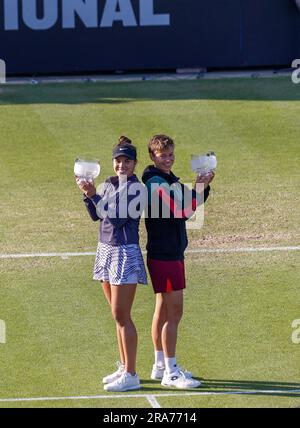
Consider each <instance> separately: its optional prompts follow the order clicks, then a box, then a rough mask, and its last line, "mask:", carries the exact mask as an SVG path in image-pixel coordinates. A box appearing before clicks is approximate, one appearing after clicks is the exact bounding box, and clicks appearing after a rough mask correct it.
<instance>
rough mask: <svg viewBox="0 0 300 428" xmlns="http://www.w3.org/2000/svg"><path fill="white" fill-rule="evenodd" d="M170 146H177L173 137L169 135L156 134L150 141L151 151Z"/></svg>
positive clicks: (161, 149)
mask: <svg viewBox="0 0 300 428" xmlns="http://www.w3.org/2000/svg"><path fill="white" fill-rule="evenodd" d="M170 147H175V143H174V141H173V140H172V138H171V137H168V136H167V135H160V134H159V135H154V136H153V137H152V138H151V139H150V141H149V143H148V151H149V153H150V154H151V153H154V152H156V151H159V152H161V151H163V150H166V149H168V148H170Z"/></svg>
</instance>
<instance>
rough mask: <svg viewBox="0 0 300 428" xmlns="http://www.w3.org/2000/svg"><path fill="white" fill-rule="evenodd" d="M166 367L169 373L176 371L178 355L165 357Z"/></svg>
mask: <svg viewBox="0 0 300 428" xmlns="http://www.w3.org/2000/svg"><path fill="white" fill-rule="evenodd" d="M165 367H166V372H167V373H168V374H170V373H174V372H175V371H176V369H177V365H176V357H172V358H165Z"/></svg>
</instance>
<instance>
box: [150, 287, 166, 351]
mask: <svg viewBox="0 0 300 428" xmlns="http://www.w3.org/2000/svg"><path fill="white" fill-rule="evenodd" d="M166 320H167V310H166V305H165V304H164V301H163V297H162V294H161V293H157V294H156V304H155V311H154V315H153V319H152V330H151V332H152V342H153V346H154V350H155V351H162V350H163V346H162V341H161V334H162V329H163V326H164V324H165V322H166Z"/></svg>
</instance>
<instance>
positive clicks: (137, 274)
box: [93, 242, 147, 285]
mask: <svg viewBox="0 0 300 428" xmlns="http://www.w3.org/2000/svg"><path fill="white" fill-rule="evenodd" d="M93 279H95V280H98V281H109V282H110V284H113V285H121V284H122V285H125V284H135V283H139V284H147V274H146V269H145V264H144V260H143V256H142V253H141V249H140V247H139V245H137V244H130V245H109V244H103V243H101V242H99V243H98V248H97V254H96V259H95V266H94V275H93Z"/></svg>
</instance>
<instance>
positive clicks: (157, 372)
mask: <svg viewBox="0 0 300 428" xmlns="http://www.w3.org/2000/svg"><path fill="white" fill-rule="evenodd" d="M177 369H178V370H179V371H181V372H183V373H184V374H185V377H187V378H191V377H193V375H192V372H189V371H188V370H185V369H183V368H182V367H180V366H177ZM164 371H165V367H159V366H157V365H156V364H153V368H152V372H151V379H153V380H161V379H162V378H163V376H164Z"/></svg>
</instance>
